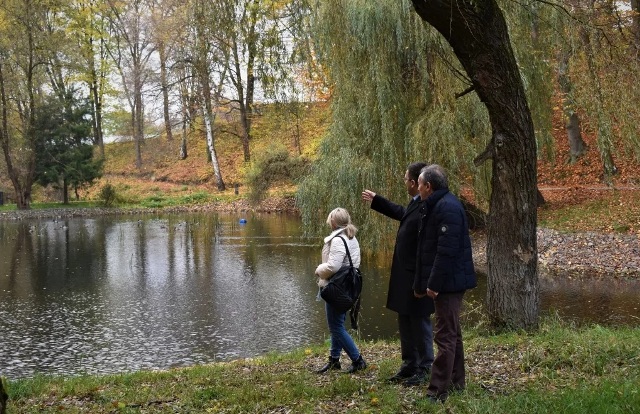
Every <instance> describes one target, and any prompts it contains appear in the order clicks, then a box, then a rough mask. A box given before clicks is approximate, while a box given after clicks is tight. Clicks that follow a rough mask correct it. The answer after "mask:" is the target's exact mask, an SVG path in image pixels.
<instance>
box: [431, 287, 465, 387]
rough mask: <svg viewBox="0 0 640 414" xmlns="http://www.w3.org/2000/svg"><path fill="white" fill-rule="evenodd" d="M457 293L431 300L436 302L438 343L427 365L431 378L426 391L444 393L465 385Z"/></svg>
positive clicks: (458, 296) (436, 334)
mask: <svg viewBox="0 0 640 414" xmlns="http://www.w3.org/2000/svg"><path fill="white" fill-rule="evenodd" d="M463 296H464V292H460V293H440V294H438V296H437V297H436V299H435V300H434V303H435V305H436V326H435V343H436V345H437V346H438V353H437V355H436V359H435V360H434V361H433V366H432V367H431V380H430V382H429V388H428V390H427V394H429V395H433V396H446V395H448V393H449V391H451V390H462V389H464V387H465V373H464V349H463V346H462V330H461V329H460V308H461V307H462V297H463Z"/></svg>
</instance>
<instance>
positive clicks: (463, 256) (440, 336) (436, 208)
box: [413, 164, 477, 402]
mask: <svg viewBox="0 0 640 414" xmlns="http://www.w3.org/2000/svg"><path fill="white" fill-rule="evenodd" d="M418 192H419V194H420V198H421V199H422V200H423V205H422V218H421V223H420V231H419V233H418V251H417V263H416V274H415V280H414V284H413V290H414V294H415V296H416V297H418V298H422V297H425V296H428V297H430V298H432V299H433V301H434V303H435V310H436V313H435V314H436V316H435V343H436V345H438V353H437V355H436V358H435V360H434V362H433V365H432V368H431V379H430V381H429V387H428V389H427V397H428V398H429V399H430V400H431V401H434V402H437V401H444V400H446V399H447V397H448V395H449V392H451V391H457V390H463V389H464V388H465V369H464V348H463V344H462V330H461V329H460V308H461V306H462V297H463V296H464V293H465V291H466V290H467V289H472V288H474V287H476V284H477V283H476V274H475V271H474V268H473V258H472V254H471V238H470V237H469V226H468V223H467V216H466V213H465V210H464V207H463V206H462V203H460V200H458V198H457V197H456V196H454V195H453V194H451V193H450V192H449V185H448V181H447V175H446V173H445V171H444V169H443V168H442V167H440V166H439V165H435V164H433V165H429V166H427V167H425V168H423V169H422V171H421V173H420V175H419V177H418Z"/></svg>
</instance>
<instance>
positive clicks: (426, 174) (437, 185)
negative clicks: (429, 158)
mask: <svg viewBox="0 0 640 414" xmlns="http://www.w3.org/2000/svg"><path fill="white" fill-rule="evenodd" d="M420 177H421V178H422V182H423V183H431V188H432V189H433V191H436V190H440V189H443V188H449V181H448V180H447V173H446V172H445V171H444V168H442V167H441V166H439V165H438V164H431V165H427V166H426V167H424V168H423V169H422V170H421V171H420Z"/></svg>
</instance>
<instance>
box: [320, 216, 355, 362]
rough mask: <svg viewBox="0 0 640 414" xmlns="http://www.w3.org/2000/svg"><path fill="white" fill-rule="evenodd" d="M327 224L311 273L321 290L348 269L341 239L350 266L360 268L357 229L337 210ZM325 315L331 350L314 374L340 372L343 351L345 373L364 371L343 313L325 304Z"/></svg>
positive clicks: (347, 217)
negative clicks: (318, 258)
mask: <svg viewBox="0 0 640 414" xmlns="http://www.w3.org/2000/svg"><path fill="white" fill-rule="evenodd" d="M327 224H328V225H329V226H330V227H331V234H329V235H328V236H327V237H325V238H324V246H323V247H322V263H321V264H320V265H318V267H317V268H316V272H315V274H316V276H317V277H318V286H319V287H323V286H325V285H326V284H327V283H328V281H329V279H331V277H332V276H333V275H334V274H335V273H336V272H337V271H338V270H339V269H340V268H341V267H342V266H348V265H349V257H348V256H347V251H346V249H345V244H344V242H343V241H342V240H341V239H344V240H345V241H346V242H347V246H348V247H349V254H350V255H351V261H352V262H353V266H354V267H360V245H359V244H358V239H356V231H357V229H356V227H355V226H354V225H353V224H352V223H351V217H350V216H349V212H348V211H347V210H345V209H344V208H341V207H338V208H336V209H334V210H333V211H331V213H329V217H327ZM325 311H326V314H327V325H328V326H329V332H330V333H331V349H330V350H329V362H328V363H327V364H326V365H325V366H323V367H322V368H321V369H319V370H318V371H317V372H318V374H322V373H324V372H327V371H329V370H334V369H340V368H341V367H340V354H341V353H342V350H343V349H344V351H345V352H346V353H347V355H348V356H349V358H351V367H350V368H349V370H348V371H347V372H349V373H350V374H352V373H354V372H356V371H360V370H362V369H365V368H366V367H367V364H366V362H365V361H364V359H363V358H362V355H361V354H360V351H359V350H358V347H357V346H356V344H355V342H354V341H353V338H351V335H349V333H348V332H347V330H346V328H345V326H344V322H345V319H346V312H339V311H337V310H336V309H334V308H333V307H332V306H331V305H330V304H329V303H326V302H325Z"/></svg>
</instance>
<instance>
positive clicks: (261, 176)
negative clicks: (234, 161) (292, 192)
mask: <svg viewBox="0 0 640 414" xmlns="http://www.w3.org/2000/svg"><path fill="white" fill-rule="evenodd" d="M254 158H255V161H254V162H253V164H252V165H251V167H250V168H249V170H248V171H247V175H246V178H247V186H248V187H249V200H250V201H252V202H254V203H257V202H259V201H260V200H262V199H263V198H264V197H265V196H266V194H267V190H268V189H269V187H271V186H272V185H274V184H285V183H291V184H293V183H295V182H296V181H297V180H298V179H299V178H300V177H302V176H303V175H304V173H305V171H306V170H307V166H308V162H307V160H305V159H304V158H302V157H299V156H292V155H291V154H289V151H288V150H287V148H286V147H284V146H282V145H276V146H273V147H269V148H268V149H267V150H266V151H264V152H262V153H258V154H256V155H255V156H254Z"/></svg>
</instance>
